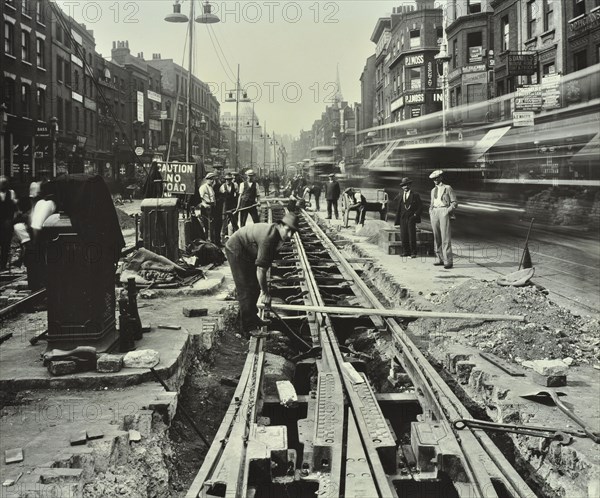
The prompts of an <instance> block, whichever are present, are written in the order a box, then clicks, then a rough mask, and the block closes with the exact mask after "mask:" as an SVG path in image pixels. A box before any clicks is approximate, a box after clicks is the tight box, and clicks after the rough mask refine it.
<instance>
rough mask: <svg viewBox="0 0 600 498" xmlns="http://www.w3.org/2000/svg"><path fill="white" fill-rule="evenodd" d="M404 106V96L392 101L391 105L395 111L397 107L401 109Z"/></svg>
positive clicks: (391, 108)
mask: <svg viewBox="0 0 600 498" xmlns="http://www.w3.org/2000/svg"><path fill="white" fill-rule="evenodd" d="M403 106H404V96H402V97H398V98H397V99H396V100H394V101H393V102H392V104H391V105H390V110H391V111H392V112H394V111H395V110H396V109H400V108H401V107H403Z"/></svg>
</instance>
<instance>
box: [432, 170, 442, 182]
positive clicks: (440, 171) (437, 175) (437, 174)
mask: <svg viewBox="0 0 600 498" xmlns="http://www.w3.org/2000/svg"><path fill="white" fill-rule="evenodd" d="M443 174H444V172H443V171H442V170H441V169H436V170H435V171H434V172H433V173H431V175H429V178H431V179H432V180H434V179H436V178H438V177H440V176H442V175H443Z"/></svg>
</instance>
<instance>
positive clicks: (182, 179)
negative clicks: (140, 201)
mask: <svg viewBox="0 0 600 498" xmlns="http://www.w3.org/2000/svg"><path fill="white" fill-rule="evenodd" d="M158 170H159V171H160V174H161V176H162V179H163V188H164V189H163V191H164V196H165V197H171V194H174V193H175V194H190V195H191V194H193V193H194V186H195V184H196V165H195V164H194V163H166V162H158Z"/></svg>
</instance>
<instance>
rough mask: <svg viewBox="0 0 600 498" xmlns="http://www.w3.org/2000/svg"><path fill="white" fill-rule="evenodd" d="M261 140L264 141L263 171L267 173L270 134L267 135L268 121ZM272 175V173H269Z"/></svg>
mask: <svg viewBox="0 0 600 498" xmlns="http://www.w3.org/2000/svg"><path fill="white" fill-rule="evenodd" d="M260 138H262V139H263V171H267V138H270V137H269V134H268V133H267V121H266V120H265V132H264V133H261V134H260ZM269 173H270V171H269Z"/></svg>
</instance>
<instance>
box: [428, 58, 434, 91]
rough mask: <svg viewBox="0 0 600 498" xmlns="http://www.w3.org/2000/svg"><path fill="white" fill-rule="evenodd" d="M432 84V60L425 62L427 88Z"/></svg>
mask: <svg viewBox="0 0 600 498" xmlns="http://www.w3.org/2000/svg"><path fill="white" fill-rule="evenodd" d="M432 86H433V62H431V61H429V62H428V63H427V88H431V87H432Z"/></svg>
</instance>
